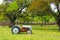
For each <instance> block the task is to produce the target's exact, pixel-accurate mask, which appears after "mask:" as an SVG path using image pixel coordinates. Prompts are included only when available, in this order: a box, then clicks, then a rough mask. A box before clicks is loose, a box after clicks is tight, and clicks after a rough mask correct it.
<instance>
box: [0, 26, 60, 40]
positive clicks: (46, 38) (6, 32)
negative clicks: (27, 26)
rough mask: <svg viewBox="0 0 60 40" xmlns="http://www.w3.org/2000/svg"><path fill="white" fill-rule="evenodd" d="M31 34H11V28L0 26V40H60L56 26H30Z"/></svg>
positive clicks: (59, 33)
mask: <svg viewBox="0 0 60 40" xmlns="http://www.w3.org/2000/svg"><path fill="white" fill-rule="evenodd" d="M32 31H33V34H30V35H28V34H26V33H20V34H15V35H14V34H12V33H11V28H8V27H2V26H0V40H60V32H59V31H58V27H57V26H46V27H41V26H39V25H37V26H36V25H33V26H32Z"/></svg>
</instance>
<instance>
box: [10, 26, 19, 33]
mask: <svg viewBox="0 0 60 40" xmlns="http://www.w3.org/2000/svg"><path fill="white" fill-rule="evenodd" d="M15 28H16V29H18V32H17V33H14V32H13V30H14V29H15ZM11 32H12V34H19V33H20V28H19V27H18V26H13V27H12V29H11Z"/></svg>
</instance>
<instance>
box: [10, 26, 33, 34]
mask: <svg viewBox="0 0 60 40" xmlns="http://www.w3.org/2000/svg"><path fill="white" fill-rule="evenodd" d="M11 32H12V34H19V33H20V32H26V33H27V34H32V26H31V25H23V26H22V28H20V27H19V26H18V25H16V26H13V27H12V29H11Z"/></svg>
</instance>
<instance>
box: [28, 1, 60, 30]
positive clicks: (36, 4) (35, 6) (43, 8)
mask: <svg viewBox="0 0 60 40" xmlns="http://www.w3.org/2000/svg"><path fill="white" fill-rule="evenodd" d="M52 2H54V3H55V5H56V8H57V10H58V12H57V14H56V13H54V12H53V11H51V8H50V4H51V3H52ZM59 4H60V0H34V1H33V2H32V3H31V5H30V7H29V8H28V10H29V11H31V12H37V14H38V13H39V14H40V15H45V14H46V12H47V13H49V14H51V15H53V16H54V17H55V19H56V22H57V24H58V26H59V31H60V9H59ZM39 14H38V15H39Z"/></svg>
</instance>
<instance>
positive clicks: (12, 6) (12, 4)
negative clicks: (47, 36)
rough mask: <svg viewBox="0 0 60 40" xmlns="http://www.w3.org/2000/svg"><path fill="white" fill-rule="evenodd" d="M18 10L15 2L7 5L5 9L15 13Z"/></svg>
mask: <svg viewBox="0 0 60 40" xmlns="http://www.w3.org/2000/svg"><path fill="white" fill-rule="evenodd" d="M18 8H19V6H18V4H17V2H16V1H14V2H12V3H11V4H9V7H7V11H15V10H17V9H18Z"/></svg>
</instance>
